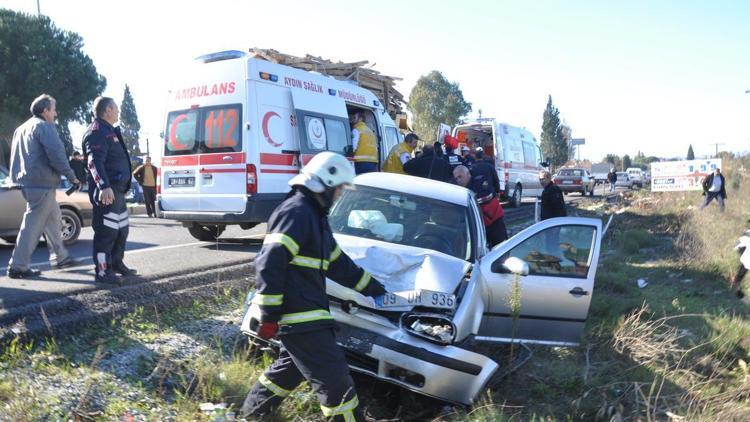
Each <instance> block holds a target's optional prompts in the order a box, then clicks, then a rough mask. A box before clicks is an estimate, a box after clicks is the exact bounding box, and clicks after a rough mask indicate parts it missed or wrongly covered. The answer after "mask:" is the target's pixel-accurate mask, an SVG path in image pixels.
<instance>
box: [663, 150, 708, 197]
mask: <svg viewBox="0 0 750 422" xmlns="http://www.w3.org/2000/svg"><path fill="white" fill-rule="evenodd" d="M717 168H721V158H714V159H709V160H686V161H663V162H658V163H651V191H652V192H676V191H690V190H703V186H702V184H701V183H702V182H703V178H704V177H706V176H707V175H708V174H710V173H713V171H714V170H716V169H717Z"/></svg>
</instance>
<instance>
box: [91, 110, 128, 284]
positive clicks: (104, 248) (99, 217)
mask: <svg viewBox="0 0 750 422" xmlns="http://www.w3.org/2000/svg"><path fill="white" fill-rule="evenodd" d="M94 115H95V116H96V118H95V119H94V122H93V123H91V125H90V126H89V127H88V129H87V130H86V133H85V134H84V136H83V150H84V154H85V160H86V166H87V168H88V171H89V176H88V185H89V200H90V201H91V204H92V205H93V208H94V218H93V222H92V224H91V225H92V227H93V229H94V246H93V255H94V265H95V272H96V276H95V280H96V281H97V282H101V283H119V282H120V281H121V280H120V278H119V277H118V276H117V274H120V275H126V276H127V275H133V274H135V273H136V271H135V270H132V269H130V268H128V267H127V266H126V265H125V263H124V262H123V257H124V256H125V243H126V241H127V239H128V226H129V220H128V209H127V204H126V202H125V193H126V192H127V191H128V190H129V189H130V178H131V173H132V168H131V164H130V156H129V154H128V150H127V147H126V146H125V143H124V142H123V139H122V134H121V133H120V128H119V127H115V126H114V124H115V123H117V121H118V120H119V116H120V109H119V107H118V106H117V104H116V103H115V101H114V100H113V99H112V98H109V97H97V98H96V99H95V100H94Z"/></svg>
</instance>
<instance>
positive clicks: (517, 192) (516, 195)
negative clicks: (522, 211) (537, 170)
mask: <svg viewBox="0 0 750 422" xmlns="http://www.w3.org/2000/svg"><path fill="white" fill-rule="evenodd" d="M522 192H523V189H522V188H521V185H516V188H515V189H513V198H512V199H511V201H510V204H511V206H513V207H514V208H518V207H520V206H521V193H522Z"/></svg>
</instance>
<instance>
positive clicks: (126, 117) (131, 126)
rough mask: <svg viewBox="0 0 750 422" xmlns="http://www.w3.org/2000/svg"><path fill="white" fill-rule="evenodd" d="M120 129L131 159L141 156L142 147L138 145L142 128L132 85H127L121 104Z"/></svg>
mask: <svg viewBox="0 0 750 422" xmlns="http://www.w3.org/2000/svg"><path fill="white" fill-rule="evenodd" d="M120 130H121V131H122V138H123V140H124V141H125V146H126V147H127V148H128V152H129V153H130V157H131V159H132V158H135V157H139V156H140V155H141V147H140V145H138V132H139V131H140V130H141V124H140V123H138V113H137V112H136V111H135V103H134V102H133V96H132V95H130V87H129V86H127V85H125V94H124V95H123V97H122V105H121V106H120Z"/></svg>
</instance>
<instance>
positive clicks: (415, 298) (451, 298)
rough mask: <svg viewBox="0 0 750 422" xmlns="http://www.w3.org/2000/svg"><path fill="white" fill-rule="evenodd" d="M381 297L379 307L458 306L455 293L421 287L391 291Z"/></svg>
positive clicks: (446, 307) (451, 307)
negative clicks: (422, 288)
mask: <svg viewBox="0 0 750 422" xmlns="http://www.w3.org/2000/svg"><path fill="white" fill-rule="evenodd" d="M379 299H380V300H379V301H378V307H380V308H402V307H405V306H426V307H428V308H440V309H453V308H455V306H456V296H455V295H452V294H449V293H443V292H433V291H431V290H421V289H420V290H407V291H404V292H389V293H386V294H385V295H383V296H381V297H380V298H379Z"/></svg>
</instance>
